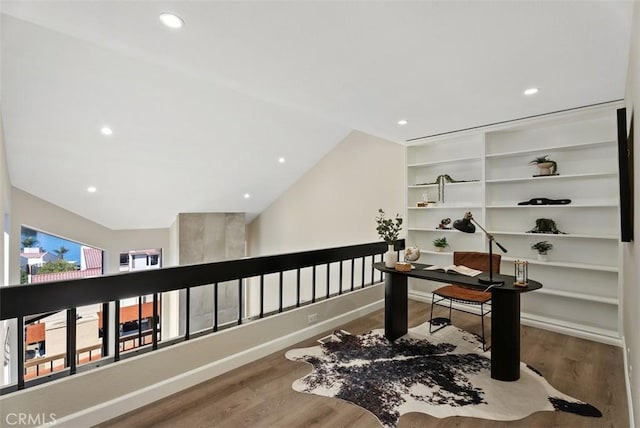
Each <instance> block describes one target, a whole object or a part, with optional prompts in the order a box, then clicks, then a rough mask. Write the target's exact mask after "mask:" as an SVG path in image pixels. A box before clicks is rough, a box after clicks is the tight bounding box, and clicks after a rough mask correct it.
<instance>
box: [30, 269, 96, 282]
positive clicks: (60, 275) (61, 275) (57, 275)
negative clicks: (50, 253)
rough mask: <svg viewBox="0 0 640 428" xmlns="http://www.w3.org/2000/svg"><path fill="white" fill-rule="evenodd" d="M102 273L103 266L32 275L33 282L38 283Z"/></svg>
mask: <svg viewBox="0 0 640 428" xmlns="http://www.w3.org/2000/svg"><path fill="white" fill-rule="evenodd" d="M100 275H102V267H99V268H92V269H85V270H71V271H68V272H54V273H41V274H37V275H31V283H32V284H36V283H41V282H52V281H65V280H67V279H78V278H89V277H93V276H100Z"/></svg>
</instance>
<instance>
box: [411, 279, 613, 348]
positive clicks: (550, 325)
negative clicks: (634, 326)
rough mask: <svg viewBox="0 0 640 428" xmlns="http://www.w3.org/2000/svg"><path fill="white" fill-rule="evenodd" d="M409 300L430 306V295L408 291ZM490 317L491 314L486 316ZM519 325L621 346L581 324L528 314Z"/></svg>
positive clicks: (610, 334)
mask: <svg viewBox="0 0 640 428" xmlns="http://www.w3.org/2000/svg"><path fill="white" fill-rule="evenodd" d="M409 298H410V299H413V300H418V301H420V302H425V303H429V304H431V293H428V292H424V291H418V290H409ZM453 307H454V308H457V309H460V308H463V309H464V310H466V311H468V312H474V313H477V314H478V315H479V314H480V309H479V308H477V307H475V306H469V305H462V304H459V303H455V302H454V303H453ZM487 316H488V317H491V314H489V315H487ZM520 323H521V324H523V325H527V326H530V327H536V328H541V329H543V330H548V331H553V332H555V333H560V334H566V335H567V336H573V337H579V338H581V339H587V340H592V341H594V342H600V343H605V344H607V345H613V346H622V341H621V339H620V337H618V336H617V333H616V332H614V331H611V330H605V329H599V328H597V327H591V326H585V325H582V324H577V323H571V322H567V321H563V320H558V319H555V318H548V317H543V316H539V315H533V314H529V313H525V312H523V313H521V314H520Z"/></svg>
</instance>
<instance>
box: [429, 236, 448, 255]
mask: <svg viewBox="0 0 640 428" xmlns="http://www.w3.org/2000/svg"><path fill="white" fill-rule="evenodd" d="M433 246H434V247H436V251H438V252H442V251H444V249H445V248H447V247H448V246H449V243H448V242H447V237H446V236H443V237H442V238H436V239H434V240H433Z"/></svg>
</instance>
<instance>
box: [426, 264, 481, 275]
mask: <svg viewBox="0 0 640 428" xmlns="http://www.w3.org/2000/svg"><path fill="white" fill-rule="evenodd" d="M424 270H436V271H440V272H444V273H451V274H459V275H466V276H478V275H480V274H481V273H482V271H481V270H477V269H471V268H470V267H467V266H465V265H448V266H439V265H432V266H429V267H426V268H424Z"/></svg>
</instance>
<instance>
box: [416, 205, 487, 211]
mask: <svg viewBox="0 0 640 428" xmlns="http://www.w3.org/2000/svg"><path fill="white" fill-rule="evenodd" d="M460 208H482V205H480V204H476V205H469V204H466V205H432V206H429V207H407V209H410V210H426V211H428V210H437V209H440V210H445V209H454V210H455V209H460Z"/></svg>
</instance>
